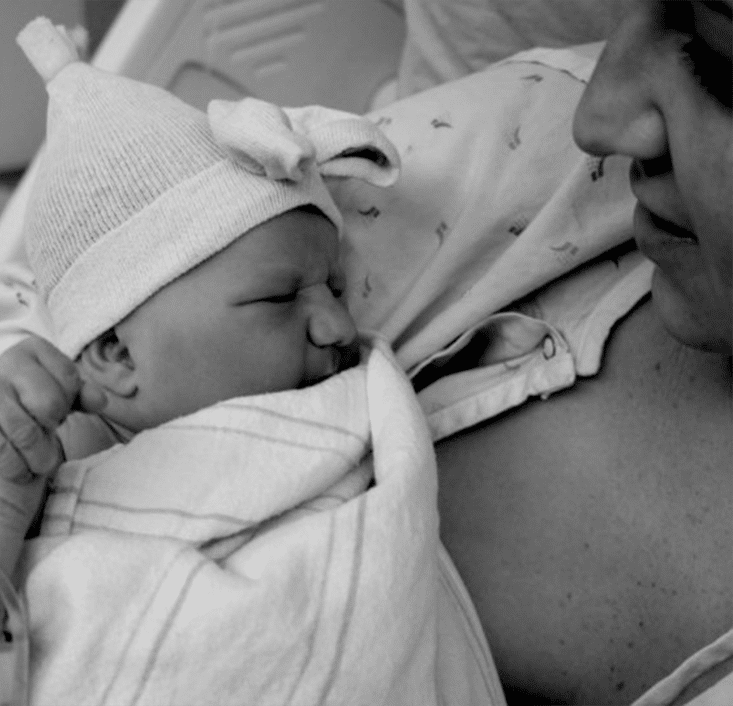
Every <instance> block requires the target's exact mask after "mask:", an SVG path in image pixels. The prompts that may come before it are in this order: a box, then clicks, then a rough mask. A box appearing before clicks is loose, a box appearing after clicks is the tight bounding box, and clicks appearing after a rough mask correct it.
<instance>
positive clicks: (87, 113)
mask: <svg viewBox="0 0 733 706" xmlns="http://www.w3.org/2000/svg"><path fill="white" fill-rule="evenodd" d="M48 91H49V97H50V101H49V113H48V133H49V136H50V139H49V141H48V144H47V147H46V153H45V156H44V168H43V169H42V170H41V173H40V175H39V179H38V183H37V184H36V187H35V188H34V193H33V196H32V203H31V208H30V212H29V217H28V222H27V229H28V231H27V247H28V255H29V258H30V261H31V264H32V266H33V268H34V270H35V273H36V277H37V280H38V284H39V286H40V288H41V289H42V294H43V295H44V297H47V296H48V293H49V291H50V290H51V289H53V287H55V286H56V285H57V284H58V282H59V280H60V279H61V277H62V276H63V274H64V273H65V272H66V271H67V270H68V268H69V267H70V265H71V264H72V263H73V262H74V261H75V260H76V259H77V258H78V257H79V256H80V254H81V253H83V252H84V251H85V250H87V249H88V248H89V247H90V246H91V245H92V244H93V243H95V242H97V241H98V240H100V239H101V238H102V237H103V236H104V235H105V234H107V233H109V232H111V231H114V230H115V229H117V228H118V227H119V226H120V225H121V224H122V223H124V222H125V221H127V220H128V219H130V218H132V217H133V216H134V215H135V214H138V213H140V212H141V211H142V210H143V209H145V208H146V207H147V206H149V205H150V204H151V203H153V202H154V201H155V200H156V199H158V198H159V197H160V196H161V195H162V194H163V193H165V192H166V191H168V190H170V189H171V188H173V187H175V186H176V185H177V184H180V183H182V182H184V181H186V180H187V179H189V178H191V177H193V176H194V175H195V174H197V173H199V172H201V171H203V170H205V169H207V168H208V167H211V166H212V165H213V164H215V163H217V162H219V161H222V160H223V159H225V158H226V157H225V154H224V152H223V151H222V150H221V148H220V147H219V146H218V145H217V144H216V143H215V142H214V140H213V137H212V136H211V132H210V130H209V128H208V124H207V119H206V116H205V115H204V114H203V113H202V112H200V111H198V110H195V109H194V108H192V107H190V106H188V105H187V104H185V103H183V102H182V101H180V100H178V99H177V98H175V97H174V96H172V95H170V94H169V93H167V92H166V91H163V90H161V89H158V88H156V87H155V86H149V85H146V84H140V83H137V82H134V81H131V80H127V79H124V78H122V77H119V76H114V75H109V74H105V73H104V72H101V71H97V70H92V69H90V67H88V66H86V65H84V64H81V63H74V64H71V65H69V66H67V67H66V68H65V69H63V70H62V71H61V73H60V74H59V75H58V76H57V77H56V78H55V79H54V80H53V81H52V82H51V83H49V85H48ZM202 215H203V214H202ZM203 227H204V223H202V228H203Z"/></svg>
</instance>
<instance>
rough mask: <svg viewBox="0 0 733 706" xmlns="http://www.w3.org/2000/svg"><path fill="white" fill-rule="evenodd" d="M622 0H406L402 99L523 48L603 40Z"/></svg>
mask: <svg viewBox="0 0 733 706" xmlns="http://www.w3.org/2000/svg"><path fill="white" fill-rule="evenodd" d="M623 11H624V3H620V2H618V0H405V13H406V18H407V36H406V38H405V46H404V49H403V53H402V59H401V64H400V68H399V75H398V85H397V92H398V96H399V97H404V96H407V95H411V94H412V93H416V92H417V91H421V90H424V89H426V88H430V87H431V86H435V85H436V84H438V83H443V82H444V81H448V80H451V79H456V78H460V77H461V76H465V75H466V74H468V73H471V72H473V71H477V70H479V69H482V68H484V67H485V66H487V65H488V64H490V63H493V62H495V61H498V60H500V59H503V58H505V57H507V56H510V55H511V54H514V53H516V52H518V51H521V50H523V49H529V48H531V47H535V46H544V47H562V46H569V45H573V44H585V43H588V42H594V41H598V40H601V39H605V38H606V37H607V36H608V35H609V33H610V31H611V30H612V29H613V27H614V25H615V24H616V23H617V22H618V20H619V19H620V18H621V14H622V13H623Z"/></svg>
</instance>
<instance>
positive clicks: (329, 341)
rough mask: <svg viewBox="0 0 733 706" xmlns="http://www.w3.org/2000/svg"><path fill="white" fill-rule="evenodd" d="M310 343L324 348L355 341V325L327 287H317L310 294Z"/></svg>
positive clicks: (343, 306) (341, 303) (340, 302)
mask: <svg viewBox="0 0 733 706" xmlns="http://www.w3.org/2000/svg"><path fill="white" fill-rule="evenodd" d="M309 296H310V302H309V304H310V307H311V311H310V318H309V322H308V337H309V339H310V342H311V343H312V344H313V345H315V346H318V347H319V348H324V347H326V346H348V345H350V344H351V343H353V342H354V340H356V335H357V333H356V325H355V324H354V320H353V319H352V318H351V314H350V313H349V311H348V309H347V308H346V306H345V305H344V304H343V302H342V301H341V300H340V299H338V298H337V297H336V296H334V294H333V292H332V291H331V290H330V288H329V287H328V286H326V285H325V284H324V285H319V286H317V287H315V288H314V289H313V290H312V291H311V292H310V293H309Z"/></svg>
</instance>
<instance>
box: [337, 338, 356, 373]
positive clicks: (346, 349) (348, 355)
mask: <svg viewBox="0 0 733 706" xmlns="http://www.w3.org/2000/svg"><path fill="white" fill-rule="evenodd" d="M360 359H361V353H360V350H359V342H358V341H356V340H355V341H353V342H352V343H350V344H348V345H346V346H339V347H338V348H334V349H333V360H334V372H335V373H340V372H341V371H342V370H348V369H349V368H353V367H354V366H355V365H358V364H359V361H360Z"/></svg>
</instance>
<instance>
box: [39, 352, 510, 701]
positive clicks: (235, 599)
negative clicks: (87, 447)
mask: <svg viewBox="0 0 733 706" xmlns="http://www.w3.org/2000/svg"><path fill="white" fill-rule="evenodd" d="M372 450H373V452H372ZM26 561H27V572H28V573H27V580H26V583H25V595H26V598H27V602H28V609H29V622H30V630H31V643H32V659H31V662H32V680H31V682H32V698H31V702H32V703H33V704H52V705H53V706H61V705H62V704H74V705H75V706H80V705H82V704H100V705H101V704H110V705H112V706H122V704H140V705H142V704H150V705H151V706H162V705H163V704H175V705H176V706H187V705H189V704H190V705H191V706H193V705H196V706H201V705H203V704H216V705H217V706H220V705H221V706H223V705H225V704H240V705H241V704H253V705H254V704H257V705H258V706H266V705H267V704H273V705H275V704H277V705H278V706H281V705H283V704H293V705H295V706H301V705H302V706H315V705H316V704H339V705H340V706H343V705H344V704H355V705H356V704H363V705H364V706H367V705H369V706H376V705H377V704H389V705H390V706H397V705H398V704H415V705H416V706H417V705H419V706H426V705H430V704H436V705H437V704H448V703H455V704H457V705H458V704H460V706H469V704H490V703H503V698H502V697H500V696H499V697H498V698H497V700H493V697H492V696H491V694H492V691H493V689H494V688H495V686H494V684H495V683H496V682H495V681H494V680H495V672H494V671H493V665H491V663H490V658H489V657H488V653H487V652H486V650H485V645H483V643H482V638H481V636H480V634H479V633H476V632H475V630H473V628H475V623H473V625H471V620H472V617H473V616H472V614H471V612H470V605H467V604H465V601H464V604H463V605H462V606H458V608H457V607H456V606H457V605H458V604H460V603H461V590H460V589H461V587H460V585H458V584H456V583H455V582H453V583H451V577H450V574H451V572H450V570H448V571H446V565H445V564H443V563H442V562H443V561H444V556H443V554H441V553H439V545H438V517H437V509H436V468H435V461H434V457H433V451H432V445H431V441H430V437H429V434H428V431H427V428H426V425H425V422H424V420H423V417H422V414H421V411H420V408H419V406H418V404H417V402H416V400H415V397H414V394H413V392H412V390H411V388H410V386H409V383H408V382H407V381H406V379H405V377H404V375H403V374H402V373H401V371H400V370H399V368H398V367H397V366H396V364H395V363H394V361H393V359H392V357H391V354H390V353H389V349H388V348H387V346H386V345H383V344H381V343H378V344H376V347H375V348H374V349H372V351H371V353H370V354H369V357H368V361H367V363H366V364H362V365H361V366H359V367H358V368H354V369H351V370H349V371H346V372H344V373H342V374H340V375H337V376H335V377H333V378H330V379H329V380H327V381H325V382H323V383H321V384H319V385H316V386H314V387H311V388H307V389H304V390H297V391H288V392H283V393H275V394H269V395H260V396H253V397H246V398H237V399H234V400H230V401H227V402H223V403H220V404H217V405H215V406H213V407H211V408H208V409H206V410H203V411H200V412H198V413H195V414H192V415H190V416H187V417H182V418H180V419H177V420H174V421H172V422H169V423H167V424H165V425H162V426H161V427H158V428H157V429H154V430H150V431H146V432H143V433H141V434H139V435H138V436H136V437H135V438H134V439H133V440H132V441H131V442H129V443H128V444H127V445H125V446H118V447H115V448H114V449H111V450H110V451H107V452H104V453H102V454H98V455H96V456H93V457H90V458H88V459H85V460H82V461H79V462H73V463H68V464H66V465H65V466H63V467H62V470H61V471H60V472H59V474H58V476H57V477H56V479H55V484H54V491H53V494H52V496H51V497H50V499H49V502H48V504H47V507H46V511H45V515H44V521H43V526H42V534H41V536H40V537H39V538H38V539H36V540H33V541H32V542H30V543H29V547H28V551H27V556H26ZM448 569H450V567H448ZM456 600H458V604H457V603H456ZM466 608H468V610H466ZM439 614H440V616H439ZM466 616H468V618H467V619H466ZM497 693H500V692H497Z"/></svg>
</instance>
